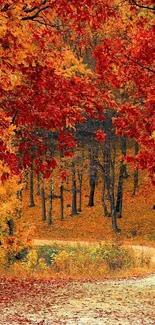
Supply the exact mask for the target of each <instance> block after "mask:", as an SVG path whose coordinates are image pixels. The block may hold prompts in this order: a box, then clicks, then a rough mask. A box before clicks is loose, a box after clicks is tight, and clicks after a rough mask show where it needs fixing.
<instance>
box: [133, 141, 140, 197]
mask: <svg viewBox="0 0 155 325" xmlns="http://www.w3.org/2000/svg"><path fill="white" fill-rule="evenodd" d="M138 152H139V145H138V143H137V141H136V142H135V156H136V155H138ZM138 174H139V173H138V168H136V169H135V170H134V175H133V177H134V184H133V193H132V195H135V194H136V190H137V188H138Z"/></svg>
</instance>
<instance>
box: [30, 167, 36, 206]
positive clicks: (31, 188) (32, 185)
mask: <svg viewBox="0 0 155 325" xmlns="http://www.w3.org/2000/svg"><path fill="white" fill-rule="evenodd" d="M34 206H35V202H34V172H33V164H32V166H31V169H30V207H34Z"/></svg>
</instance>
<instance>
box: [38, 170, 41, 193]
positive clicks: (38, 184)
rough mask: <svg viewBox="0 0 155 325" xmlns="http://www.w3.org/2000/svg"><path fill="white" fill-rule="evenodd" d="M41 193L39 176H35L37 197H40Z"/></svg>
mask: <svg viewBox="0 0 155 325" xmlns="http://www.w3.org/2000/svg"><path fill="white" fill-rule="evenodd" d="M40 194H41V191H40V174H39V173H38V174H37V195H40Z"/></svg>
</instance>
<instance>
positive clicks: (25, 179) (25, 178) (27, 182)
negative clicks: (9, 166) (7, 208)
mask: <svg viewBox="0 0 155 325" xmlns="http://www.w3.org/2000/svg"><path fill="white" fill-rule="evenodd" d="M24 181H25V190H28V188H29V170H28V168H26V169H25V171H24Z"/></svg>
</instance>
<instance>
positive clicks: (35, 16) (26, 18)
mask: <svg viewBox="0 0 155 325" xmlns="http://www.w3.org/2000/svg"><path fill="white" fill-rule="evenodd" d="M49 7H50V6H49V5H47V6H45V7H43V8H40V9H38V10H37V11H36V12H35V13H34V14H33V15H31V16H26V17H23V18H22V20H33V19H35V18H37V17H38V16H39V14H40V13H41V12H42V11H44V10H46V9H48V8H49ZM31 10H32V9H31ZM34 10H35V9H34ZM31 12H32V11H31Z"/></svg>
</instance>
